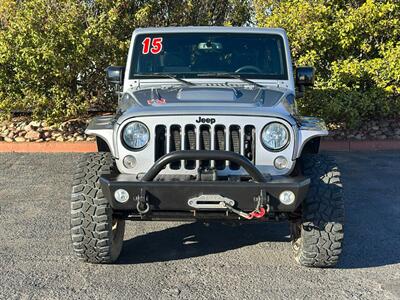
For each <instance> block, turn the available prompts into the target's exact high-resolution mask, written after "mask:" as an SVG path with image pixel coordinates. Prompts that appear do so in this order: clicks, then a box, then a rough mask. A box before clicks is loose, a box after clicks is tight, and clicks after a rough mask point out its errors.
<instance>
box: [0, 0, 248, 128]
mask: <svg viewBox="0 0 400 300" xmlns="http://www.w3.org/2000/svg"><path fill="white" fill-rule="evenodd" d="M248 8H249V5H248V3H247V2H246V1H240V0H219V1H211V0H206V1H199V0H184V1H183V2H182V1H157V0H151V1H148V0H147V1H146V0H141V1H129V0H116V1H106V0H92V1H87V0H60V1H53V0H24V1H18V0H2V1H1V2H0V111H2V112H3V115H4V114H6V115H7V114H8V115H9V114H10V113H11V112H12V111H15V110H23V111H31V112H32V113H33V117H34V118H37V119H47V120H49V121H50V122H55V121H60V120H62V119H66V118H70V117H74V116H77V115H79V114H81V113H83V112H85V111H86V110H87V109H88V108H89V107H100V108H101V109H110V108H111V107H112V106H113V105H114V103H115V101H114V100H115V99H113V96H112V95H111V94H110V91H109V89H108V88H107V86H106V84H105V80H104V68H105V67H107V66H108V65H111V64H123V63H124V61H125V58H126V54H127V52H128V46H129V39H130V37H131V34H132V31H133V30H134V29H135V27H138V26H141V27H146V26H167V25H222V24H224V23H226V24H232V25H240V24H242V23H244V22H246V21H247V19H248V18H249V10H248Z"/></svg>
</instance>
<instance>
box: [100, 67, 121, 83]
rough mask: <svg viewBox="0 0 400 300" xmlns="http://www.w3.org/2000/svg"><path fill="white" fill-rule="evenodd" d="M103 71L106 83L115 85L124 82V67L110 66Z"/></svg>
mask: <svg viewBox="0 0 400 300" xmlns="http://www.w3.org/2000/svg"><path fill="white" fill-rule="evenodd" d="M105 71H106V78H107V82H108V83H110V84H116V85H123V84H124V76H125V67H115V66H110V67H108V68H106V70H105Z"/></svg>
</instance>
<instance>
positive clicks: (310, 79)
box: [296, 67, 315, 87]
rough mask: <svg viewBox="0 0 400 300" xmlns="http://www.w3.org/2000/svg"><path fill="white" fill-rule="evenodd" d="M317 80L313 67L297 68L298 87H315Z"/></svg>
mask: <svg viewBox="0 0 400 300" xmlns="http://www.w3.org/2000/svg"><path fill="white" fill-rule="evenodd" d="M314 78H315V70H314V68H313V67H297V68H296V85H297V86H299V87H300V86H313V85H314Z"/></svg>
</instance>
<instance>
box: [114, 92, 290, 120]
mask: <svg viewBox="0 0 400 300" xmlns="http://www.w3.org/2000/svg"><path fill="white" fill-rule="evenodd" d="M287 95H288V91H287V90H285V89H276V88H274V89H272V88H255V87H243V86H242V87H239V86H227V85H223V86H215V85H214V86H212V85H209V86H207V85H205V86H184V87H176V86H175V87H174V86H172V87H159V88H148V89H141V90H130V91H128V92H126V93H125V94H124V95H123V97H122V98H121V100H120V103H119V111H120V112H122V115H121V117H120V118H119V120H118V123H122V122H123V121H124V120H125V119H127V118H130V117H134V116H156V115H173V114H180V115H182V114H187V115H204V114H217V115H218V114H219V115H227V114H232V115H257V116H276V117H280V118H282V117H285V119H287V118H286V117H287V116H290V113H289V112H288V111H287V109H286V108H285V105H282V104H281V102H282V100H283V99H286V96H287Z"/></svg>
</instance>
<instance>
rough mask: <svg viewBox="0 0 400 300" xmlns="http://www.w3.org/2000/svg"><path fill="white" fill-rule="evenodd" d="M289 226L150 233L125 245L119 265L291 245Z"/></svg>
mask: <svg viewBox="0 0 400 300" xmlns="http://www.w3.org/2000/svg"><path fill="white" fill-rule="evenodd" d="M288 234H289V229H288V226H287V225H286V224H282V223H278V224H263V223H259V224H243V225H239V226H229V225H224V224H218V223H210V224H208V225H205V224H203V223H201V222H195V223H187V224H182V225H179V226H176V227H171V228H167V229H163V230H160V231H155V232H150V233H147V234H144V235H140V236H137V237H133V238H132V239H130V240H127V241H125V242H124V246H123V250H122V253H121V256H120V259H119V260H118V263H119V264H137V263H149V262H162V261H172V260H179V259H185V258H190V257H198V256H204V255H208V254H214V253H221V252H225V251H229V250H233V249H238V248H242V247H245V246H249V245H255V244H258V243H260V242H265V241H269V242H288V241H289V239H288V237H287V236H288Z"/></svg>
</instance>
